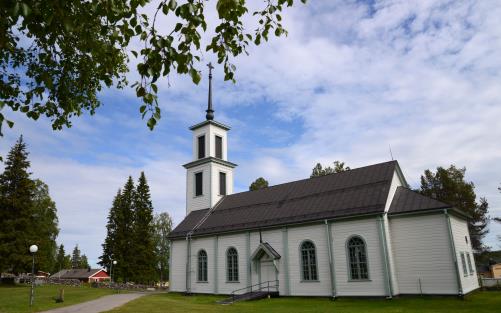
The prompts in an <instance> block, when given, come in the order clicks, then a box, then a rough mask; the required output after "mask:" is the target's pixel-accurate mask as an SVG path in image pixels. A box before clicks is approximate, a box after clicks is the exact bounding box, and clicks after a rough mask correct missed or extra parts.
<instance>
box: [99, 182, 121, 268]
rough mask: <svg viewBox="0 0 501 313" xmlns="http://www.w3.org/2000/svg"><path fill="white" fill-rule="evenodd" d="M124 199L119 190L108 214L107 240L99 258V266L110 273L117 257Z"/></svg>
mask: <svg viewBox="0 0 501 313" xmlns="http://www.w3.org/2000/svg"><path fill="white" fill-rule="evenodd" d="M121 197H122V191H121V190H120V189H119V190H118V192H117V194H116V195H115V198H114V199H113V204H112V206H111V209H110V212H109V213H108V223H107V224H106V238H105V239H104V243H103V245H102V247H103V254H102V255H101V256H100V257H99V260H100V261H99V262H98V264H99V265H101V266H102V267H104V268H106V271H107V272H108V273H110V270H111V262H112V261H113V258H114V257H115V256H114V254H113V252H114V251H115V250H116V236H117V223H118V218H117V216H118V209H119V206H120V200H121Z"/></svg>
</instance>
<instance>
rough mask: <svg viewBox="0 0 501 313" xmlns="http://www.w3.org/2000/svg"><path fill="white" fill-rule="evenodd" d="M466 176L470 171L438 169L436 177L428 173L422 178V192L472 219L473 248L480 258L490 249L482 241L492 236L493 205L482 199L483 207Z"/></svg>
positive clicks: (469, 225) (451, 168)
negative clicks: (490, 209) (491, 216)
mask: <svg viewBox="0 0 501 313" xmlns="http://www.w3.org/2000/svg"><path fill="white" fill-rule="evenodd" d="M465 172H466V168H456V167H455V166H454V165H451V166H450V167H449V168H447V169H445V168H443V167H437V171H436V172H435V173H433V172H431V171H430V170H426V171H425V172H424V175H422V176H421V189H420V190H419V192H421V194H423V195H426V196H429V197H433V198H436V199H438V200H441V201H443V202H445V203H447V204H450V205H452V206H453V207H455V208H457V209H459V210H461V211H463V212H465V213H466V214H468V215H470V216H471V217H472V218H471V219H469V220H468V230H469V232H470V237H471V245H472V247H473V249H474V250H475V252H476V253H477V254H478V253H481V252H482V251H485V250H486V249H487V247H486V246H484V244H483V243H482V239H483V238H484V237H485V235H486V234H487V232H488V228H487V224H488V219H489V217H488V216H487V213H488V210H489V204H488V203H487V200H486V199H485V198H481V199H480V203H477V202H476V198H477V196H476V194H475V185H474V184H473V183H472V182H467V181H465V177H464V176H465Z"/></svg>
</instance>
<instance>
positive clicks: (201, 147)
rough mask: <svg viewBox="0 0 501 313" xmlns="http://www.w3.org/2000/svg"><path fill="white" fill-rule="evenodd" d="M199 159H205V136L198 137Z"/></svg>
mask: <svg viewBox="0 0 501 313" xmlns="http://www.w3.org/2000/svg"><path fill="white" fill-rule="evenodd" d="M198 158H199V159H202V158H205V136H200V137H198Z"/></svg>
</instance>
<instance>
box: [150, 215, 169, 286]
mask: <svg viewBox="0 0 501 313" xmlns="http://www.w3.org/2000/svg"><path fill="white" fill-rule="evenodd" d="M153 225H154V229H155V247H156V260H157V271H158V274H159V278H160V282H161V283H162V282H164V281H165V280H166V279H169V270H170V269H169V256H170V247H169V239H168V238H167V236H168V235H169V233H170V232H171V230H172V219H171V217H170V215H169V213H167V212H163V213H160V214H157V215H155V218H154V220H153Z"/></svg>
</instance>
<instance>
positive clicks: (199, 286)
mask: <svg viewBox="0 0 501 313" xmlns="http://www.w3.org/2000/svg"><path fill="white" fill-rule="evenodd" d="M201 250H205V252H206V253H207V282H201V281H199V280H198V253H199V251H201ZM214 282H215V268H214V238H213V237H203V238H194V239H193V240H192V242H191V292H194V293H214Z"/></svg>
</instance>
